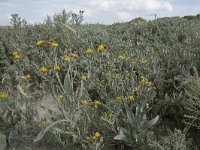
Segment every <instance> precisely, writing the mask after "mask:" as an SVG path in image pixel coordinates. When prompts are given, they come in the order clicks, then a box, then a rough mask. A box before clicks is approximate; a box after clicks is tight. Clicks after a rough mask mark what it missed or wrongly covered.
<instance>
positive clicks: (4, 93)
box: [0, 92, 9, 99]
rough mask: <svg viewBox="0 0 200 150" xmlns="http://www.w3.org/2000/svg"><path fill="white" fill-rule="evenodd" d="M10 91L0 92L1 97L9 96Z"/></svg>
mask: <svg viewBox="0 0 200 150" xmlns="http://www.w3.org/2000/svg"><path fill="white" fill-rule="evenodd" d="M8 96H9V95H8V93H7V92H0V99H6V98H8Z"/></svg>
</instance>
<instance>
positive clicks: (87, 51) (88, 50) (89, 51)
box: [85, 48, 94, 54]
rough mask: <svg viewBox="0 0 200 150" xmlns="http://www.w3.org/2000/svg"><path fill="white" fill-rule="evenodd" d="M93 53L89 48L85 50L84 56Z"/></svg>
mask: <svg viewBox="0 0 200 150" xmlns="http://www.w3.org/2000/svg"><path fill="white" fill-rule="evenodd" d="M93 52H94V51H93V50H92V49H91V48H89V49H87V50H86V51H85V53H86V54H92V53H93Z"/></svg>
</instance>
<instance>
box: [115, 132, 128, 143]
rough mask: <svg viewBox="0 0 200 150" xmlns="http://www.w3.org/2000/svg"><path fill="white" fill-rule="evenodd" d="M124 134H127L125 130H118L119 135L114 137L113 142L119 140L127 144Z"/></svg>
mask: <svg viewBox="0 0 200 150" xmlns="http://www.w3.org/2000/svg"><path fill="white" fill-rule="evenodd" d="M126 132H127V130H126V129H124V128H120V130H119V134H118V135H116V136H115V137H114V138H113V139H114V140H120V141H124V142H127V143H129V140H128V139H127V137H126Z"/></svg>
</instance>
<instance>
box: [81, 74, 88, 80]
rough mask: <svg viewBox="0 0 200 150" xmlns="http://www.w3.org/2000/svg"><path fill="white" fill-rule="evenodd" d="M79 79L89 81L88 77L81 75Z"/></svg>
mask: <svg viewBox="0 0 200 150" xmlns="http://www.w3.org/2000/svg"><path fill="white" fill-rule="evenodd" d="M80 79H81V80H83V81H86V80H88V79H89V77H88V76H87V75H82V76H81V78H80Z"/></svg>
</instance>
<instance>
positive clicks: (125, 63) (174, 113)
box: [0, 10, 200, 150]
mask: <svg viewBox="0 0 200 150" xmlns="http://www.w3.org/2000/svg"><path fill="white" fill-rule="evenodd" d="M82 20H83V12H82V11H80V12H79V14H75V13H73V12H66V11H65V10H63V11H62V12H60V13H58V14H55V15H54V16H53V17H52V18H51V17H47V18H46V20H45V21H44V22H43V23H41V24H29V23H27V21H26V20H25V19H22V18H20V17H19V15H17V14H13V15H12V19H11V25H12V26H10V27H6V28H5V27H4V28H1V29H0V52H1V55H0V81H1V83H0V149H6V148H8V149H9V148H10V149H12V148H16V149H17V148H18V149H20V148H21V149H26V148H29V149H39V148H41V149H56V148H59V149H69V150H74V149H77V150H82V149H83V150H84V149H87V150H88V149H91V150H94V149H96V150H100V149H105V150H107V149H108V150H109V149H116V150H121V149H125V150H129V149H136V150H140V149H141V150H144V149H147V150H149V149H150V150H151V149H152V150H154V149H156V150H165V149H167V150H168V149H169V150H171V149H173V150H179V149H180V150H190V149H199V147H200V145H199V143H200V141H199V138H198V137H199V136H200V94H199V93H200V77H199V72H200V18H199V15H197V16H193V17H192V19H190V18H188V17H183V18H181V17H171V18H161V19H156V20H153V21H146V20H144V19H142V18H137V19H133V20H132V21H130V22H126V23H115V24H112V25H102V24H81V23H82ZM26 138H27V139H29V140H28V142H29V143H28V145H26V144H24V145H23V144H21V145H20V143H22V141H23V140H24V139H26ZM33 143H34V144H35V145H34V144H33ZM34 146H35V147H34ZM36 147H37V148H36Z"/></svg>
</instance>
